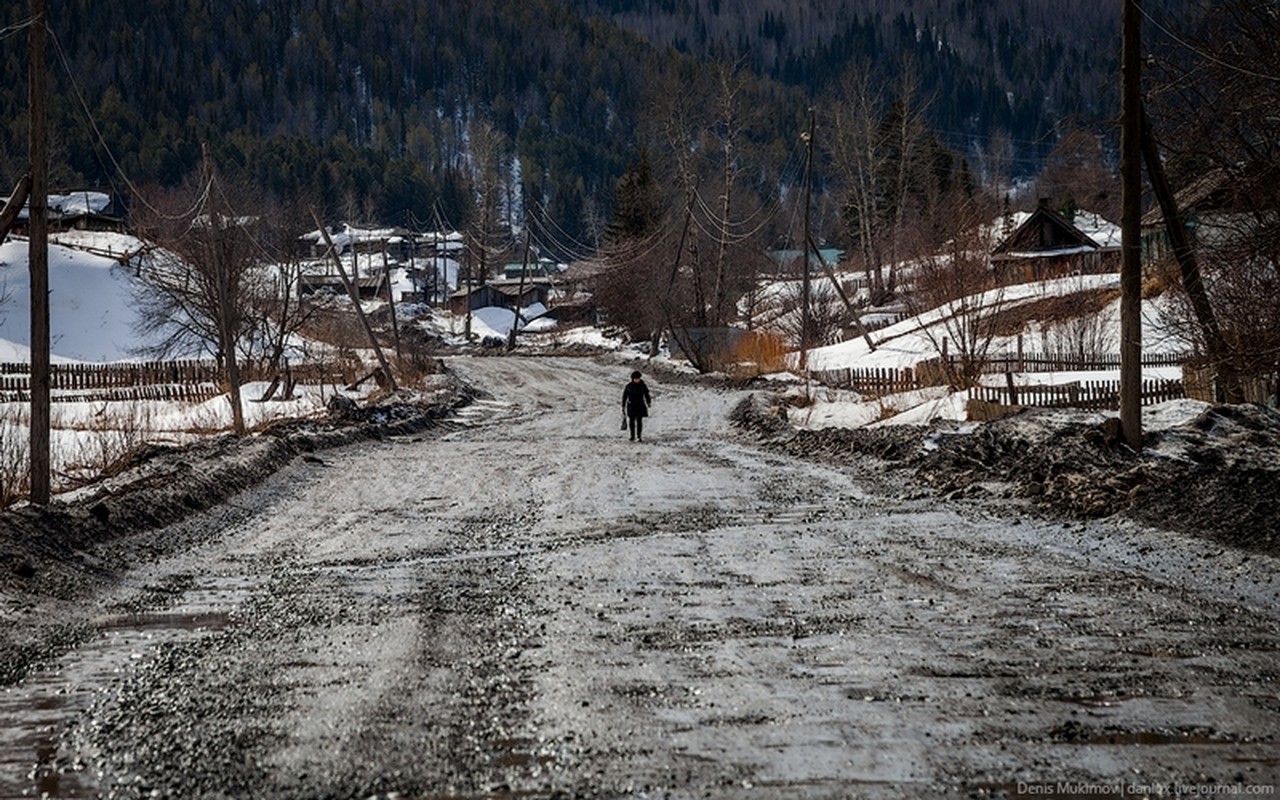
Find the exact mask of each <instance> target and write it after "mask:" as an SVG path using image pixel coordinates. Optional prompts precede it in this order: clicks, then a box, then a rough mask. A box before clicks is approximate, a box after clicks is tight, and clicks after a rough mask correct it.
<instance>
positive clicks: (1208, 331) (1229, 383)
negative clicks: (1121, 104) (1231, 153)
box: [1142, 113, 1244, 403]
mask: <svg viewBox="0 0 1280 800" xmlns="http://www.w3.org/2000/svg"><path fill="white" fill-rule="evenodd" d="M1142 158H1143V161H1144V162H1145V163H1146V165H1147V180H1149V181H1151V191H1152V192H1153V193H1155V196H1156V200H1157V202H1159V204H1160V213H1161V215H1162V216H1164V227H1165V230H1166V231H1167V232H1168V234H1169V243H1170V244H1171V245H1173V255H1174V258H1175V259H1176V260H1177V262H1178V271H1179V273H1180V274H1181V276H1182V290H1183V291H1185V292H1186V293H1187V300H1189V301H1190V302H1191V310H1192V311H1193V312H1194V313H1195V316H1196V322H1197V323H1198V324H1199V325H1200V331H1201V334H1202V335H1203V336H1204V344H1205V350H1206V351H1207V352H1208V355H1209V360H1210V361H1211V362H1213V365H1214V368H1215V369H1216V370H1217V371H1218V379H1219V381H1220V382H1221V385H1222V392H1223V399H1224V400H1226V401H1227V402H1228V403H1243V402H1244V390H1243V388H1242V387H1241V386H1240V375H1239V374H1238V373H1237V372H1236V368H1235V363H1234V360H1233V359H1232V357H1231V348H1230V346H1229V345H1228V344H1227V340H1226V338H1225V337H1223V335H1222V329H1221V328H1220V327H1218V318H1217V315H1216V314H1215V313H1214V311H1213V305H1212V304H1211V303H1210V302H1209V293H1208V292H1207V291H1206V290H1205V288H1204V279H1203V277H1202V276H1201V274H1200V262H1199V259H1198V258H1196V252H1195V248H1193V247H1192V246H1191V239H1190V237H1189V236H1188V235H1187V228H1186V225H1185V224H1184V221H1183V218H1182V212H1181V211H1180V210H1179V209H1178V202H1177V199H1176V198H1175V197H1174V194H1173V189H1171V188H1170V186H1169V179H1168V177H1167V176H1166V175H1165V171H1164V164H1163V163H1162V162H1161V161H1160V148H1159V147H1158V146H1157V145H1156V137H1155V133H1154V132H1153V131H1152V130H1151V120H1149V119H1147V115H1146V114H1145V113H1144V114H1143V115H1142Z"/></svg>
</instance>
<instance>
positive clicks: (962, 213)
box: [907, 205, 1003, 389]
mask: <svg viewBox="0 0 1280 800" xmlns="http://www.w3.org/2000/svg"><path fill="white" fill-rule="evenodd" d="M982 222H983V220H981V219H980V218H979V217H978V216H977V212H976V211H975V207H974V206H972V205H970V206H968V207H960V208H958V209H957V213H956V215H955V230H956V235H955V236H954V237H953V238H952V239H951V240H950V241H949V242H947V245H946V247H945V248H944V249H943V250H942V251H940V252H937V253H934V254H931V255H928V256H925V257H923V258H921V259H919V260H918V261H917V262H916V264H915V265H914V269H915V271H914V275H913V284H914V286H913V291H912V292H910V293H909V294H908V295H907V307H908V309H909V310H910V312H911V313H912V314H913V315H914V316H916V317H918V318H920V319H921V328H920V330H921V333H922V334H923V335H924V336H925V337H926V338H928V339H929V340H930V342H932V344H933V347H934V349H935V351H936V352H937V353H938V355H939V357H940V358H941V362H942V366H943V369H944V370H945V372H946V375H947V380H948V381H949V383H950V384H951V386H952V387H953V388H956V389H967V388H969V387H971V386H975V385H977V383H978V380H979V378H980V377H981V376H982V374H983V372H984V367H985V366H986V363H987V360H988V358H989V353H990V350H991V344H992V342H993V340H994V339H995V337H996V335H997V333H998V332H999V318H1000V312H1001V310H1002V307H1003V292H1002V290H1001V289H1000V288H999V287H998V286H997V282H996V281H995V279H994V276H993V274H992V271H991V265H990V260H989V258H988V256H989V255H990V252H991V242H990V239H989V236H988V234H987V233H986V232H985V231H986V228H985V226H984V225H983V224H981V223H982Z"/></svg>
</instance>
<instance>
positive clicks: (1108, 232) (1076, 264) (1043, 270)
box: [991, 200, 1120, 284]
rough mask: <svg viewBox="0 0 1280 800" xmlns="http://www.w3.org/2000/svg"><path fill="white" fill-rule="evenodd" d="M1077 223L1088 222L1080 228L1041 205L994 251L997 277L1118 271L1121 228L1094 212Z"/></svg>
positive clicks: (1023, 279) (1016, 279)
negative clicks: (1085, 228)
mask: <svg viewBox="0 0 1280 800" xmlns="http://www.w3.org/2000/svg"><path fill="white" fill-rule="evenodd" d="M1077 219H1079V220H1080V221H1081V222H1082V223H1087V224H1086V225H1083V226H1082V225H1078V224H1076V220H1068V219H1067V218H1066V217H1064V216H1063V215H1061V214H1059V213H1057V212H1056V211H1053V210H1051V209H1050V208H1049V206H1048V203H1047V202H1045V201H1043V200H1042V201H1040V206H1039V207H1038V208H1037V209H1036V210H1035V211H1034V212H1032V213H1031V214H1030V215H1029V216H1028V217H1027V218H1026V219H1025V220H1024V221H1023V222H1022V224H1021V225H1019V226H1018V227H1017V228H1015V229H1014V230H1013V232H1012V233H1010V234H1009V236H1008V237H1007V238H1005V239H1004V241H1002V242H1000V244H998V245H996V247H995V249H994V250H992V251H991V268H992V270H994V272H995V274H996V277H997V279H999V280H1000V282H1001V283H1006V284H1013V283H1028V282H1031V281H1039V280H1047V279H1050V278H1060V277H1064V276H1066V275H1088V274H1099V273H1103V272H1116V271H1118V270H1119V269H1120V230H1119V228H1118V227H1117V226H1115V225H1112V224H1111V223H1108V222H1107V221H1106V220H1102V219H1101V218H1099V217H1097V216H1096V215H1092V214H1081V215H1078V216H1077ZM1082 227H1087V228H1088V230H1087V231H1086V230H1084V229H1082Z"/></svg>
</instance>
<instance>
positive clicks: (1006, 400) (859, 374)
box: [809, 355, 1186, 409]
mask: <svg viewBox="0 0 1280 800" xmlns="http://www.w3.org/2000/svg"><path fill="white" fill-rule="evenodd" d="M1074 358H1075V360H1074V361H1072V360H1066V359H1060V358H1058V357H1057V356H1050V357H1043V358H1041V357H1039V356H1038V355H1037V357H1035V358H1028V357H1027V356H1024V357H1023V360H1022V365H1023V369H1021V370H1018V371H1021V372H1036V371H1064V370H1080V371H1089V370H1107V369H1117V368H1118V367H1119V363H1118V360H1119V359H1118V357H1117V359H1116V362H1117V363H1115V364H1111V363H1109V361H1108V357H1105V356H1104V357H1101V358H1096V359H1091V360H1082V359H1080V358H1079V357H1078V356H1077V357H1074ZM1168 358H1169V357H1168V356H1165V355H1159V356H1153V358H1152V360H1151V361H1150V362H1148V361H1147V360H1146V359H1143V365H1144V366H1168V365H1169V364H1168V361H1167V359H1168ZM1033 364H1034V365H1041V364H1044V365H1053V366H1051V367H1049V366H1045V367H1043V368H1042V369H1041V370H1035V369H1031V366H1032V365H1033ZM954 366H955V367H957V368H958V367H959V362H958V361H957V362H954ZM1013 371H1014V370H1012V369H994V368H990V364H986V365H983V369H981V370H980V372H981V373H982V374H995V373H999V372H1006V373H1011V372H1013ZM946 375H947V373H946V371H945V370H943V369H942V362H941V360H940V359H935V360H934V361H931V362H924V363H922V364H920V365H919V366H918V367H917V368H914V369H913V368H911V367H904V368H901V369H889V368H848V369H835V370H814V371H812V372H810V373H809V376H810V377H811V378H812V379H813V380H815V381H817V382H818V383H821V384H823V385H824V386H829V387H832V388H835V389H847V390H850V391H854V392H858V393H859V394H863V395H869V396H872V397H884V396H886V395H890V394H898V393H901V392H909V391H914V390H917V389H924V388H928V387H932V386H941V385H944V384H945V383H946ZM975 397H979V398H980V399H983V400H987V401H989V402H993V403H999V404H1001V405H1023V406H1053V407H1067V408H1086V409H1114V408H1118V407H1119V397H1120V382H1119V380H1087V381H1073V382H1070V383H1065V384H1058V385H1051V386H1014V387H1012V389H1011V388H1010V387H1008V386H1002V387H979V388H977V389H976V390H975ZM1183 397H1186V393H1185V389H1184V387H1183V384H1182V381H1181V380H1148V381H1143V383H1142V403H1143V404H1144V405H1146V404H1152V403H1161V402H1164V401H1165V400H1176V399H1181V398H1183Z"/></svg>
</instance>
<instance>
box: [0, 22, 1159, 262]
mask: <svg viewBox="0 0 1280 800" xmlns="http://www.w3.org/2000/svg"><path fill="white" fill-rule="evenodd" d="M1176 4H1177V0H1165V2H1162V3H1155V2H1151V3H1148V6H1149V7H1154V6H1159V8H1160V9H1167V8H1168V7H1171V6H1173V5H1176ZM52 13H53V19H52V33H53V40H52V45H51V54H50V74H51V79H50V91H51V98H50V104H51V105H50V122H51V130H52V131H53V132H54V133H53V142H52V161H53V165H52V168H53V182H54V186H55V188H59V189H69V188H79V187H86V186H92V187H103V188H108V189H111V190H113V191H115V192H117V193H119V194H121V195H124V196H127V195H128V194H129V193H130V191H132V190H133V188H136V187H143V186H173V185H176V184H178V183H180V182H181V181H182V180H183V179H184V178H186V177H187V176H189V175H191V174H192V173H193V172H194V171H195V170H197V169H198V167H199V164H200V161H201V154H202V146H204V145H207V146H208V148H209V152H210V154H211V156H212V159H213V161H214V162H215V163H216V164H217V166H218V168H219V169H220V170H221V171H223V172H224V173H227V174H231V175H234V176H235V177H237V178H238V179H241V180H244V181H247V182H248V183H250V184H251V185H255V186H260V187H262V189H263V190H264V191H265V192H266V193H269V194H270V195H272V196H277V197H281V198H306V199H307V201H308V202H311V203H318V204H320V205H322V206H323V207H324V209H325V211H326V212H327V213H331V214H334V215H338V216H341V217H345V218H349V219H352V218H358V219H364V220H369V221H372V220H378V221H382V222H386V223H393V224H400V225H408V226H412V227H417V228H420V229H421V228H428V227H440V226H449V227H457V226H460V225H461V224H463V223H464V222H465V221H466V220H467V219H468V217H469V216H471V215H473V214H474V213H475V205H476V203H475V194H476V191H475V189H476V184H477V183H478V182H479V181H481V180H482V178H481V175H482V173H483V172H484V171H485V169H486V167H485V164H484V163H482V162H484V161H485V160H486V159H489V161H490V162H491V164H492V165H498V167H497V169H498V172H499V173H500V174H499V175H498V176H497V177H498V179H499V180H500V181H501V182H502V183H503V184H504V185H505V186H507V187H508V188H507V190H506V193H507V194H508V195H509V199H508V201H507V202H506V203H505V204H504V209H505V213H506V214H507V215H509V216H515V215H518V214H519V213H522V212H527V211H528V210H530V209H536V210H537V212H538V213H540V214H543V215H545V217H546V218H548V219H552V220H555V224H556V226H557V227H558V229H560V230H562V231H563V232H564V234H565V236H566V237H568V238H571V239H573V240H576V241H579V242H593V241H596V240H597V239H598V237H599V236H600V234H601V233H602V232H603V231H604V228H605V222H606V221H607V219H608V217H609V213H610V207H611V205H612V203H613V202H614V189H615V186H616V184H617V182H618V179H619V178H620V177H621V176H622V175H623V174H624V172H625V171H626V169H627V167H628V165H629V164H634V163H635V162H636V161H637V159H638V157H639V155H640V153H641V152H642V151H644V150H646V149H647V148H648V147H649V145H650V140H652V139H653V138H654V137H656V136H658V131H659V130H660V128H661V125H660V124H659V123H660V121H655V111H654V109H655V107H656V105H659V104H660V101H661V95H662V94H663V93H664V92H669V91H670V88H669V87H672V86H680V87H691V86H696V85H697V84H699V83H700V82H702V81H703V80H704V76H709V75H710V74H711V72H712V71H711V70H709V69H706V67H707V66H708V65H709V64H712V63H717V64H722V65H729V66H730V67H731V68H732V69H733V70H735V72H736V73H737V75H738V76H739V78H738V79H739V82H740V85H741V91H742V98H743V101H744V102H743V105H744V107H746V108H750V109H751V110H752V112H753V113H752V114H751V118H750V120H749V124H748V125H745V126H744V129H743V136H744V137H745V138H746V140H748V141H749V143H750V154H751V158H752V159H753V164H752V165H751V168H752V170H753V171H754V173H755V177H754V180H755V182H756V184H757V187H758V189H759V191H762V192H777V191H778V186H777V184H778V182H781V181H785V180H787V174H786V172H785V169H784V162H786V160H787V159H788V158H793V155H794V151H795V142H796V140H797V137H798V136H799V134H800V133H801V132H802V131H803V129H804V124H805V118H806V114H807V110H808V109H809V108H811V107H817V108H819V109H821V108H823V107H824V106H825V105H828V104H830V103H832V102H833V100H832V98H833V97H834V96H835V92H836V89H837V87H838V86H839V85H840V84H841V82H842V81H847V80H848V79H849V76H850V75H851V74H855V75H859V76H861V77H863V78H865V79H866V80H868V81H871V82H874V83H877V84H878V85H883V86H884V87H886V89H885V91H886V92H888V93H889V94H890V95H892V92H893V88H892V87H895V86H898V85H900V84H901V83H902V81H901V78H902V76H903V75H904V74H905V73H908V72H909V73H910V75H911V77H912V81H913V83H912V85H913V87H914V91H915V97H914V98H913V103H914V104H916V105H918V106H919V108H920V109H921V110H922V113H923V114H924V116H925V118H926V119H927V121H928V123H929V125H930V126H931V128H932V129H933V131H934V132H935V136H936V137H937V140H938V141H939V142H940V143H942V144H944V145H945V146H946V147H948V148H949V149H950V150H951V151H952V152H954V153H955V154H956V155H957V156H958V157H959V158H961V159H965V160H967V161H970V162H972V164H973V166H972V167H971V168H973V169H978V170H981V169H985V168H986V166H985V160H984V159H985V155H984V154H985V153H986V152H987V151H988V150H989V149H992V148H993V143H994V142H1000V143H1001V144H1002V146H1003V147H1004V148H1005V150H1006V151H1007V154H1006V156H1005V158H1004V159H1003V160H1002V161H1001V164H1002V166H1001V169H1004V170H1007V171H1008V172H1009V173H1010V175H1009V177H1015V176H1017V175H1019V174H1022V175H1027V174H1032V173H1034V172H1036V171H1037V170H1038V169H1039V167H1040V165H1041V161H1042V159H1043V158H1044V156H1045V155H1046V154H1047V153H1048V152H1049V151H1050V150H1051V149H1052V148H1053V146H1054V144H1055V142H1056V140H1057V138H1058V137H1059V136H1060V135H1061V134H1062V132H1063V131H1064V130H1066V129H1067V128H1085V129H1091V130H1096V131H1097V132H1099V133H1100V134H1102V135H1103V137H1104V138H1105V137H1109V136H1113V134H1114V131H1113V127H1114V126H1113V117H1114V115H1115V112H1116V109H1117V106H1118V91H1117V81H1118V78H1117V76H1116V72H1117V64H1118V60H1119V34H1118V31H1119V11H1118V9H1116V8H1113V7H1112V5H1111V4H1106V3H1096V2H1091V0H1070V1H1069V2H1059V3H1053V4H1049V3H1026V2H1021V1H1020V0H1001V1H995V0H993V1H991V2H979V0H959V1H958V2H943V0H872V1H869V2H859V3H848V2H841V0H823V1H821V2H808V3H794V2H783V0H739V1H738V2H734V1H733V0H490V1H489V2H474V1H473V0H432V2H415V1H414V0H275V1H274V2H271V3H264V2H256V1H254V0H189V1H188V2H181V3H173V2H160V1H159V0H134V1H133V2H129V3H118V4H110V5H106V6H104V5H102V4H101V3H91V2H88V1H87V0H67V2H64V3H59V4H57V6H56V7H55V8H54V9H53V11H52ZM3 14H4V18H3V19H0V24H3V25H4V26H5V28H4V32H5V36H4V39H3V40H2V41H3V50H0V60H2V63H0V69H2V70H3V80H0V121H3V125H2V126H0V180H3V181H4V183H5V186H11V185H13V183H14V181H15V180H16V179H17V177H18V175H19V174H20V173H21V172H22V171H24V170H25V158H26V156H25V153H26V124H25V119H26V105H27V97H26V75H27V64H26V56H27V53H26V47H25V34H24V33H23V31H22V30H21V28H20V27H19V26H20V23H21V22H22V21H23V19H24V18H25V14H26V8H25V3H21V4H10V5H9V7H8V9H7V10H6V11H4V12H3ZM705 79H706V81H707V82H708V84H710V82H711V80H712V79H711V78H709V77H707V78H705ZM707 91H708V96H710V93H711V92H712V89H711V88H708V89H707ZM480 141H484V142H485V143H486V144H485V146H484V147H478V145H477V143H478V142H480ZM486 153H487V154H488V155H486ZM495 153H496V154H497V155H496V156H495V155H494V154H495ZM490 171H491V172H492V169H490ZM820 175H821V170H819V176H820ZM818 180H819V181H820V180H821V178H820V177H819V178H818ZM784 188H785V187H784ZM510 198H515V199H514V200H513V199H510Z"/></svg>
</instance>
